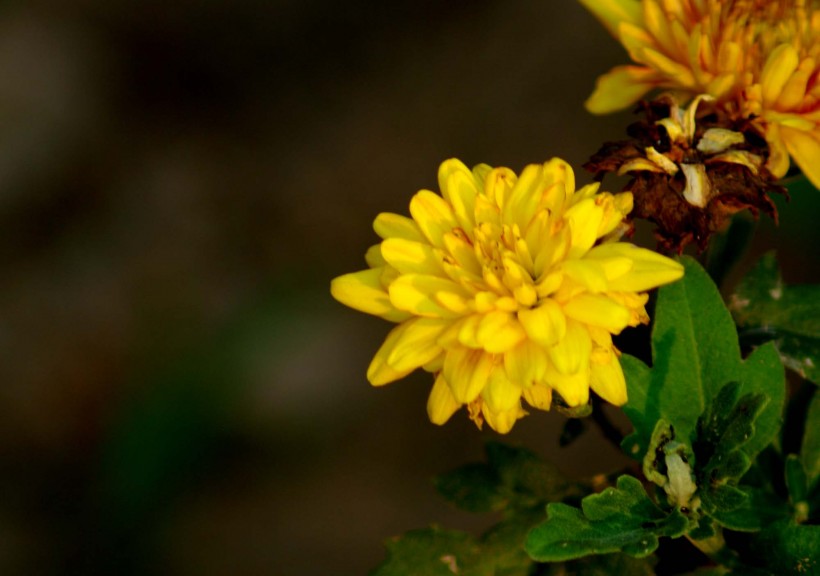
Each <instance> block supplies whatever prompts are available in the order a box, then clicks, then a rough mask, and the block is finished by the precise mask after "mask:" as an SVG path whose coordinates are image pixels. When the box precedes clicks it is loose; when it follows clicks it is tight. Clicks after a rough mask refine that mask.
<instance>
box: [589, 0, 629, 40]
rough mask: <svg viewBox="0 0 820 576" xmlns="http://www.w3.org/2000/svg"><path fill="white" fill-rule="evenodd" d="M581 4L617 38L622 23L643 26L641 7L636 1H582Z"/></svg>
mask: <svg viewBox="0 0 820 576" xmlns="http://www.w3.org/2000/svg"><path fill="white" fill-rule="evenodd" d="M580 2H581V4H583V5H584V6H585V7H586V9H587V10H589V11H590V12H592V14H593V16H595V17H596V18H597V19H598V20H599V21H600V22H601V24H603V25H604V26H605V27H606V29H607V30H609V33H610V34H612V35H613V36H615V37H616V38H617V36H618V26H620V24H621V23H622V22H629V23H630V24H634V25H636V26H639V25H641V22H642V14H641V5H640V3H639V2H635V1H634V0H580Z"/></svg>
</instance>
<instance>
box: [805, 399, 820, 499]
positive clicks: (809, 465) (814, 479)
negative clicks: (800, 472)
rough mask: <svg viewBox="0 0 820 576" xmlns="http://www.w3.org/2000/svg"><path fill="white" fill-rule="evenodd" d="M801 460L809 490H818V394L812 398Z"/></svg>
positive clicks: (819, 430)
mask: <svg viewBox="0 0 820 576" xmlns="http://www.w3.org/2000/svg"><path fill="white" fill-rule="evenodd" d="M800 460H801V461H802V462H803V469H804V470H805V471H806V484H807V487H808V489H809V490H812V489H814V488H817V487H818V484H820V394H819V393H817V392H815V393H814V396H812V399H811V403H810V404H809V410H808V413H807V414H806V428H805V430H804V432H803V444H802V447H801V449H800Z"/></svg>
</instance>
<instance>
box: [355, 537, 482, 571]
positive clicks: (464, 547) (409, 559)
mask: <svg viewBox="0 0 820 576" xmlns="http://www.w3.org/2000/svg"><path fill="white" fill-rule="evenodd" d="M386 546H387V559H386V560H385V561H384V563H382V564H381V565H380V566H379V567H378V568H376V570H374V571H373V572H372V573H371V574H372V576H409V575H412V574H429V576H453V574H458V573H459V571H460V570H461V569H462V568H464V567H465V566H468V565H470V564H473V563H475V560H476V558H477V557H478V555H479V546H478V543H477V542H476V541H475V539H474V538H473V536H471V535H470V534H468V533H466V532H460V531H456V530H442V529H440V528H435V527H433V528H427V529H424V530H412V531H410V532H407V533H406V534H405V535H404V536H401V537H399V538H394V539H392V540H390V541H388V542H387V543H386ZM475 574H476V575H478V574H480V572H476V573H475ZM484 574H486V575H487V576H491V575H492V572H490V571H489V570H488V571H485V572H484Z"/></svg>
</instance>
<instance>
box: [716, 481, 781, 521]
mask: <svg viewBox="0 0 820 576" xmlns="http://www.w3.org/2000/svg"><path fill="white" fill-rule="evenodd" d="M728 489H734V490H735V491H737V494H736V495H735V500H734V501H733V502H732V503H731V505H723V506H721V505H719V504H718V505H715V506H714V508H713V509H712V511H711V512H710V513H709V516H710V517H711V518H712V519H713V520H715V521H716V522H717V523H718V524H720V525H721V526H723V527H724V528H729V529H730V530H737V531H739V532H757V531H758V530H760V529H761V528H765V527H766V526H769V525H770V524H771V523H773V522H776V521H778V520H782V519H784V518H788V517H789V508H788V506H787V505H786V503H785V502H783V501H782V500H781V499H780V498H779V497H777V496H776V495H774V494H772V493H771V492H768V491H766V490H762V489H759V488H755V487H752V486H739V487H737V488H734V487H732V486H725V487H723V488H722V490H728ZM717 498H720V496H717Z"/></svg>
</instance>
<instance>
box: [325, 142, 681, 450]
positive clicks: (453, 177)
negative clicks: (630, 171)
mask: <svg viewBox="0 0 820 576" xmlns="http://www.w3.org/2000/svg"><path fill="white" fill-rule="evenodd" d="M438 176H439V185H440V187H441V188H442V194H441V195H439V194H436V193H434V192H432V191H429V190H425V191H421V192H419V193H418V194H416V196H414V198H413V201H412V202H411V205H410V212H411V215H412V218H407V217H404V216H399V215H395V214H380V215H379V216H378V217H377V218H376V222H375V223H374V229H375V230H376V232H377V233H378V234H379V236H381V238H382V242H381V244H380V245H379V247H378V249H371V250H370V251H369V257H368V262H369V263H371V268H370V269H368V270H364V271H361V272H354V273H352V274H345V275H343V276H340V277H339V278H336V279H335V280H333V282H332V283H331V292H332V294H333V296H334V297H335V298H336V299H337V300H339V301H340V302H342V303H343V304H345V305H347V306H350V307H352V308H355V309H356V310H360V311H362V312H365V313H368V314H373V315H376V316H381V317H383V318H386V319H388V320H392V321H394V322H397V325H396V326H395V327H394V328H393V330H392V331H391V332H390V333H389V334H388V336H387V338H386V339H385V341H384V343H383V344H382V346H381V348H379V350H378V352H377V353H376V355H375V357H374V358H373V361H372V362H371V364H370V367H369V369H368V371H367V377H368V380H369V381H370V383H371V384H372V385H374V386H382V385H384V384H388V383H390V382H393V381H395V380H397V379H400V378H402V377H404V376H405V375H407V374H409V373H410V372H412V371H413V370H416V369H418V368H421V369H423V370H426V371H429V372H432V373H433V374H435V380H434V384H433V387H432V389H431V391H430V394H429V396H428V401H427V413H428V416H429V418H430V421H431V422H433V423H434V424H439V425H440V424H444V423H445V422H447V421H448V420H449V419H450V417H451V416H452V415H453V414H454V413H455V412H456V411H458V409H459V408H461V407H465V406H466V407H467V411H468V414H469V417H470V418H471V419H472V420H473V421H474V422H475V423H476V424H477V425H478V426H481V425H483V424H484V423H485V422H486V423H487V425H489V426H490V427H491V428H492V429H494V430H495V431H497V432H499V433H502V434H505V433H507V432H509V431H510V430H511V429H512V428H513V426H514V425H515V422H516V421H517V420H519V419H520V418H523V417H524V416H525V415H526V414H527V412H526V410H525V409H524V404H526V405H529V406H530V407H532V408H534V409H536V410H549V409H550V407H551V405H552V399H553V391H555V392H557V393H559V394H560V395H561V397H562V398H563V400H564V401H565V402H566V403H568V404H569V405H571V406H579V405H583V404H585V403H587V402H588V401H589V394H590V390H593V391H594V392H596V393H597V394H598V395H599V396H601V397H602V398H604V399H605V400H607V401H609V402H611V403H613V404H619V405H620V404H623V403H624V402H625V401H626V387H625V384H624V379H623V373H622V371H621V369H620V364H619V363H618V359H617V354H616V352H615V350H614V348H613V346H612V339H611V334H617V333H619V332H620V331H621V330H623V329H624V328H626V327H628V326H635V325H637V324H639V323H642V322H647V321H648V316H647V314H646V311H645V310H644V305H645V303H646V300H647V296H646V294H645V291H646V290H649V289H652V288H654V287H656V286H659V285H661V284H665V283H668V282H672V281H674V280H676V279H678V278H680V276H681V275H682V273H683V267H682V266H681V265H680V264H679V263H677V262H675V261H673V260H670V259H668V258H666V257H664V256H661V255H659V254H656V253H654V252H651V251H649V250H643V249H640V248H637V247H635V246H632V245H630V244H624V243H620V242H614V241H612V238H611V235H610V233H611V232H612V230H614V229H615V228H617V227H618V226H619V225H620V224H621V223H622V220H623V219H624V217H625V216H626V215H627V213H628V212H629V210H630V209H631V207H632V197H631V195H630V194H628V193H624V194H617V195H613V194H610V193H608V192H602V191H599V190H598V187H597V185H592V186H585V187H583V188H581V189H580V190H576V189H575V176H574V173H573V170H572V168H571V167H570V166H569V164H567V163H566V162H564V161H563V160H561V159H558V158H554V159H552V160H550V161H548V162H546V163H544V164H538V165H530V166H527V167H526V168H525V169H524V170H523V171H522V172H521V173H520V174H516V173H515V172H513V171H512V170H510V169H508V168H492V167H490V166H486V165H483V164H482V165H479V166H476V167H475V168H473V169H472V170H469V169H468V168H467V167H466V166H464V164H462V163H461V162H460V161H458V160H454V159H451V160H447V161H446V162H444V163H443V164H442V165H441V167H440V169H439V173H438Z"/></svg>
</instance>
